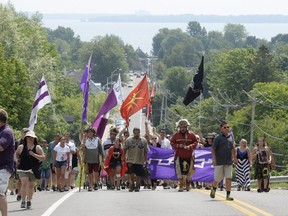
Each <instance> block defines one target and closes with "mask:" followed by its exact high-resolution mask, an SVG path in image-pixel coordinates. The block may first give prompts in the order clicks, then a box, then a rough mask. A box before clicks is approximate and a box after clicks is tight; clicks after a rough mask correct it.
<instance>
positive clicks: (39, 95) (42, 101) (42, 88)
mask: <svg viewBox="0 0 288 216" xmlns="http://www.w3.org/2000/svg"><path fill="white" fill-rule="evenodd" d="M48 103H51V96H50V94H49V91H48V87H47V84H46V81H45V77H44V76H42V78H41V81H40V84H39V87H38V90H37V92H36V96H35V100H34V104H33V108H32V112H31V115H30V120H29V130H34V126H35V124H36V123H37V113H38V111H39V110H40V109H42V108H43V107H44V106H45V105H46V104H48Z"/></svg>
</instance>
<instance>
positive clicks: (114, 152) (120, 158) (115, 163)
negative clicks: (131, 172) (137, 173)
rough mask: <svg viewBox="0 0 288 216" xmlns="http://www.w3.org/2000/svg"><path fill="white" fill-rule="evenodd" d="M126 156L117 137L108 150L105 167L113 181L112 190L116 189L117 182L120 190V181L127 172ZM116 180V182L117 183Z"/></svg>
mask: <svg viewBox="0 0 288 216" xmlns="http://www.w3.org/2000/svg"><path fill="white" fill-rule="evenodd" d="M124 163H125V154H124V150H123V149H122V148H121V145H120V139H119V137H116V139H115V141H114V145H113V146H111V147H110V148H109V150H108V154H107V156H106V159H105V162H104V166H105V170H106V172H107V173H108V176H109V177H110V180H111V184H112V185H111V189H112V190H114V189H115V182H116V187H117V190H120V180H121V176H123V175H124V174H125V172H126V170H124V169H125V167H126V166H125V164H124ZM115 180H116V181H115Z"/></svg>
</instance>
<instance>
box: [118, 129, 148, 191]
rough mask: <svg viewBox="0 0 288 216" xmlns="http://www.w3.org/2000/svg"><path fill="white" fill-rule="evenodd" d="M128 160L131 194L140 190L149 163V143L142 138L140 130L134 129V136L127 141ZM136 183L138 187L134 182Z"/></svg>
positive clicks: (125, 148) (125, 147)
mask: <svg viewBox="0 0 288 216" xmlns="http://www.w3.org/2000/svg"><path fill="white" fill-rule="evenodd" d="M124 150H125V154H126V158H127V160H126V161H127V168H128V170H127V172H126V173H127V174H128V179H129V185H130V189H129V192H132V191H133V190H135V192H139V190H140V178H141V177H144V176H145V171H144V167H143V166H144V163H145V162H147V161H148V143H147V141H146V139H145V138H144V137H140V129H139V128H134V129H133V136H131V137H129V138H128V139H126V141H125V146H124ZM135 181H136V187H135V186H134V182H135Z"/></svg>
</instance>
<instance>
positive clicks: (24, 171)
mask: <svg viewBox="0 0 288 216" xmlns="http://www.w3.org/2000/svg"><path fill="white" fill-rule="evenodd" d="M16 157H17V159H18V160H20V162H19V166H18V174H19V178H20V181H21V184H22V186H21V199H22V202H21V208H27V209H29V208H31V200H32V197H33V192H34V186H35V181H36V179H40V178H41V169H40V165H41V161H43V160H44V159H45V155H44V152H43V149H42V148H41V146H40V145H38V141H37V136H36V135H35V133H34V131H31V130H30V131H28V132H27V133H26V134H25V137H24V142H23V144H21V145H19V146H18V148H17V150H16ZM26 197H27V203H26Z"/></svg>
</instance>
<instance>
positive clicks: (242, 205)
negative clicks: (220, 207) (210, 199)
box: [196, 190, 273, 216]
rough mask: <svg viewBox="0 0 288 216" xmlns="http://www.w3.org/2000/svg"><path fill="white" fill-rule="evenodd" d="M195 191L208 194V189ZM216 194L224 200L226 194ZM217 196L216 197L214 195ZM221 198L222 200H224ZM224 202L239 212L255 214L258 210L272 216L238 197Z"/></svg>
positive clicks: (262, 213)
mask: <svg viewBox="0 0 288 216" xmlns="http://www.w3.org/2000/svg"><path fill="white" fill-rule="evenodd" d="M196 191H197V192H201V193H203V194H207V195H208V196H209V195H210V191H203V190H196ZM216 195H217V196H220V197H222V198H223V199H224V200H226V195H224V194H222V193H216ZM216 198H217V197H216ZM218 200H221V199H219V198H218ZM224 200H223V201H224ZM234 203H238V204H239V205H237V204H234ZM225 204H227V205H229V206H232V207H234V208H236V209H237V210H239V211H241V212H243V213H244V214H247V215H249V216H250V215H251V216H252V215H257V214H255V212H258V213H259V214H261V215H264V216H273V215H272V214H270V213H268V212H266V211H264V210H262V209H259V208H257V207H255V206H252V205H250V204H248V203H246V202H243V201H240V200H238V199H235V198H234V201H227V202H225ZM247 208H249V209H250V210H253V212H252V211H249V210H248V209H247Z"/></svg>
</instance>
